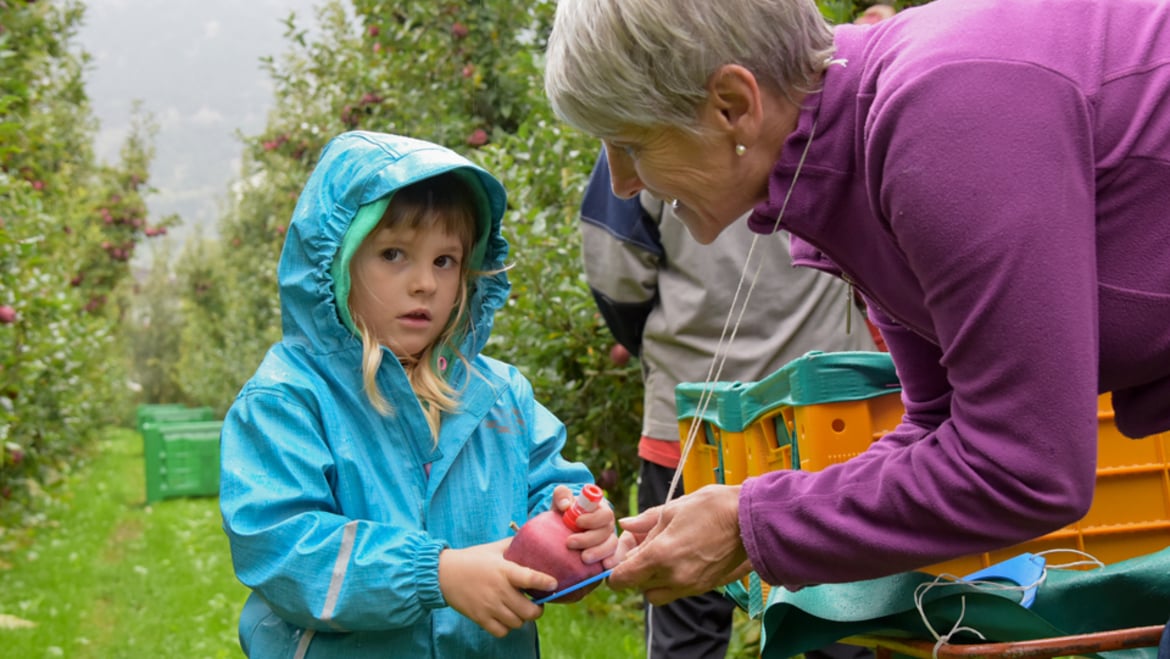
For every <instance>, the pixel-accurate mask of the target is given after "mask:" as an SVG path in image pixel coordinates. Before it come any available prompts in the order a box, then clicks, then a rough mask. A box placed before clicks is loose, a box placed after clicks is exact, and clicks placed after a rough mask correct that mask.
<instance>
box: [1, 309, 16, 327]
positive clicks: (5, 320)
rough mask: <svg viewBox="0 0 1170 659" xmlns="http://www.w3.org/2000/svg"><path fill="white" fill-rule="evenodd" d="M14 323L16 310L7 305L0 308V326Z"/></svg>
mask: <svg viewBox="0 0 1170 659" xmlns="http://www.w3.org/2000/svg"><path fill="white" fill-rule="evenodd" d="M15 322H16V309H13V308H12V307H10V306H8V305H7V304H5V305H3V306H0V325H11V324H12V323H15Z"/></svg>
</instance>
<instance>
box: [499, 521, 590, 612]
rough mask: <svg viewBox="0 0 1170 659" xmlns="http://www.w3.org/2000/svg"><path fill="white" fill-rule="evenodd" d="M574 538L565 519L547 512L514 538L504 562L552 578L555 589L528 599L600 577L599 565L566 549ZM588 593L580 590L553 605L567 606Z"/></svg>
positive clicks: (578, 553) (528, 522) (575, 551)
mask: <svg viewBox="0 0 1170 659" xmlns="http://www.w3.org/2000/svg"><path fill="white" fill-rule="evenodd" d="M572 534H573V530H572V529H570V528H569V527H568V526H566V525H565V522H564V516H563V515H562V513H560V512H555V511H552V510H547V511H545V512H543V513H540V514H539V515H537V516H535V517H533V518H532V519H530V520H528V521H527V522H526V523H525V524H524V526H522V527H520V530H519V531H517V532H516V536H515V537H514V538H512V544H510V545H508V549H507V550H506V551H505V552H504V558H506V559H508V560H509V561H512V562H513V563H519V564H520V565H523V566H525V567H529V568H532V569H533V570H536V571H538V572H543V573H545V574H547V575H549V576H552V577H555V578H556V580H557V587H556V589H555V590H552V591H547V590H545V591H539V590H529V591H526V592H527V593H528V594H529V595H531V596H532V597H534V598H536V599H540V598H541V597H547V596H548V595H551V594H553V593H554V592H556V591H558V590H563V589H565V588H568V587H569V586H572V585H573V584H575V583H578V582H580V581H583V580H585V579H588V578H589V577H592V576H596V575H598V574H601V570H602V567H601V563H600V562H597V563H594V564H592V565H587V564H586V563H585V562H584V561H582V560H581V550H580V549H569V548H568V547H567V546H566V545H565V542H566V540H568V537H569V536H570V535H572ZM588 593H589V589H588V588H582V589H580V590H577V591H574V592H571V593H569V594H568V595H565V596H563V597H559V598H557V599H555V600H553V601H554V602H556V603H558V604H561V603H569V602H576V601H579V600H580V599H581V598H583V597H585V595H587V594H588Z"/></svg>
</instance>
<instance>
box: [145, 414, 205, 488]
mask: <svg viewBox="0 0 1170 659" xmlns="http://www.w3.org/2000/svg"><path fill="white" fill-rule="evenodd" d="M222 428H223V421H188V422H169V423H168V422H148V423H145V424H144V425H143V433H142V439H143V458H144V459H143V462H144V465H145V469H146V503H148V504H149V503H154V502H156V501H161V500H163V499H168V498H172V497H183V496H213V495H215V494H218V493H219V434H220V431H221V430H222Z"/></svg>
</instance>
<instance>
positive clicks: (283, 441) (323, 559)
mask: <svg viewBox="0 0 1170 659" xmlns="http://www.w3.org/2000/svg"><path fill="white" fill-rule="evenodd" d="M322 435H323V432H322V428H321V426H320V422H319V421H318V420H317V418H316V417H315V415H313V414H311V413H310V411H309V410H307V409H306V408H305V407H303V406H301V405H300V404H299V403H298V402H297V401H293V400H289V399H287V398H286V397H283V396H280V395H277V394H272V393H268V392H254V393H251V394H248V395H245V396H243V397H241V398H240V399H238V400H237V401H236V404H235V405H233V406H232V408H231V409H230V410H229V412H228V414H227V416H226V418H225V420H224V427H223V431H222V435H221V456H220V457H221V463H222V469H221V479H220V507H221V510H222V513H223V520H224V530H225V531H226V533H227V536H228V540H229V542H230V545H231V553H232V563H233V565H234V567H235V571H236V576H237V577H238V578H239V580H240V581H241V582H242V583H243V584H244V585H246V586H248V587H249V588H251V589H253V590H255V591H256V592H257V593H259V594H260V595H261V596H262V597H263V598H264V599H265V601H267V602H268V604H269V606H271V607H272V609H273V610H274V611H275V612H276V613H278V614H279V615H280V616H281V617H282V618H284V619H285V620H287V621H289V622H291V623H293V624H295V625H298V626H301V627H305V628H307V629H318V630H326V631H359V630H380V629H395V628H400V627H405V626H409V625H411V624H413V623H415V622H417V621H418V620H419V619H420V618H422V617H423V616H425V615H426V614H427V613H428V612H429V610H431V609H434V608H437V607H442V606H446V602H445V601H444V600H443V597H442V594H441V592H440V590H439V583H438V573H439V570H438V566H439V552H440V551H442V550H443V549H444V548H445V547H446V544H445V543H444V542H442V541H440V540H437V539H435V538H432V537H430V536H429V535H428V534H427V533H425V532H423V531H418V530H413V529H409V528H408V527H407V526H406V525H403V526H396V525H393V524H387V523H376V522H371V521H368V520H357V519H349V518H347V517H345V516H343V515H341V514H340V513H339V511H338V506H337V503H336V501H335V499H334V497H333V494H332V489H331V481H334V480H336V479H337V478H338V477H339V475H338V473H337V471H336V469H335V465H334V462H333V459H332V455H331V453H330V451H329V449H328V447H327V446H326V444H325V442H324V440H323V439H322Z"/></svg>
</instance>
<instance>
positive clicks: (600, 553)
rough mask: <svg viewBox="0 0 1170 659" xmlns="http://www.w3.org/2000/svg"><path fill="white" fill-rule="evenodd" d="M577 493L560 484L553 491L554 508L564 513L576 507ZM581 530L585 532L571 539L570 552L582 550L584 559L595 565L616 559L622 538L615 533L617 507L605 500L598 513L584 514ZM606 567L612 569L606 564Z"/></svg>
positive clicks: (578, 518) (580, 523) (572, 536)
mask: <svg viewBox="0 0 1170 659" xmlns="http://www.w3.org/2000/svg"><path fill="white" fill-rule="evenodd" d="M574 498H575V497H574V496H573V491H572V490H570V489H569V488H568V487H567V486H564V485H558V486H557V487H556V489H554V490H553V506H554V507H555V508H556V509H557V510H559V511H561V512H564V511H566V510H568V509H569V507H570V506H572V505H573V499H574ZM576 523H577V527H578V528H580V529H581V533H574V534H572V535H570V536H569V538H568V546H569V549H580V550H581V560H582V561H584V562H585V563H586V564H589V565H592V564H593V563H596V562H598V561H602V560H605V559H608V558H610V557H611V556H613V553H614V551H615V550H616V549H617V544H618V538H617V532H616V530H615V528H616V527H615V524H614V518H613V508H611V507H610V506H609V503H608V502H607V501H605V500H604V499H603V500H602V501H601V503H600V505H598V506H597V510H594V511H593V512H590V513H582V514H581V515H579V516H578V517H577V522H576ZM602 565H603V566H604V567H611V566H610V565H609V564H608V563H602Z"/></svg>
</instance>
